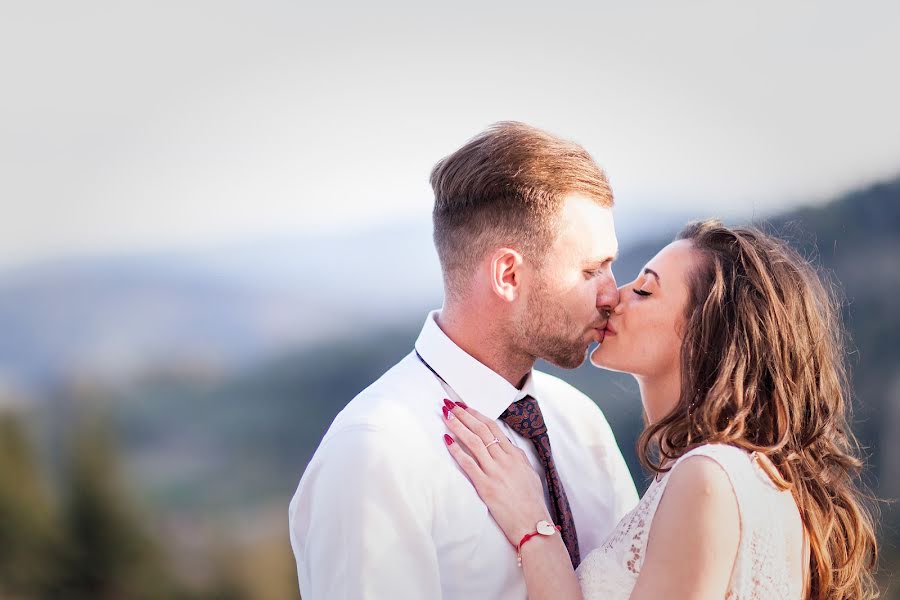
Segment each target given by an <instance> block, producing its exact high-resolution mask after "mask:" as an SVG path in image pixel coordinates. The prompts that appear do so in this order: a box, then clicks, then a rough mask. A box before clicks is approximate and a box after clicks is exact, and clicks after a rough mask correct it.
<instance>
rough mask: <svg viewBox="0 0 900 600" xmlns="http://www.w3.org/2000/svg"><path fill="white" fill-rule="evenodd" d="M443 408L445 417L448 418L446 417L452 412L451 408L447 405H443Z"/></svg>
mask: <svg viewBox="0 0 900 600" xmlns="http://www.w3.org/2000/svg"><path fill="white" fill-rule="evenodd" d="M441 410H442V411H444V418H445V419H446V418H447V415H449V414H450V409H449V408H447V407H446V406H442V407H441Z"/></svg>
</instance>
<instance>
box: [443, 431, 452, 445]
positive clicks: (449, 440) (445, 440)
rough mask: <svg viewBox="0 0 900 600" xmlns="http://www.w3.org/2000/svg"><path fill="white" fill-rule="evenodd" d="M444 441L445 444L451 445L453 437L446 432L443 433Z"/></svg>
mask: <svg viewBox="0 0 900 600" xmlns="http://www.w3.org/2000/svg"><path fill="white" fill-rule="evenodd" d="M444 443H445V444H447V445H448V446H450V445H452V444H453V438H452V437H450V436H449V435H447V434H446V433H445V434H444Z"/></svg>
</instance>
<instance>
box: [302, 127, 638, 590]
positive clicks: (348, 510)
mask: <svg viewBox="0 0 900 600" xmlns="http://www.w3.org/2000/svg"><path fill="white" fill-rule="evenodd" d="M431 185H432V188H433V189H434V195H435V203H434V240H435V245H436V247H437V251H438V256H439V258H440V262H441V269H442V271H443V276H444V288H445V301H444V306H443V308H442V309H441V310H440V311H435V312H433V313H431V314H430V315H428V317H427V318H426V320H425V325H424V327H423V328H422V332H421V334H420V335H419V338H418V340H417V341H416V344H415V349H414V351H413V352H411V353H410V354H409V355H408V356H407V357H406V358H404V359H403V360H401V361H400V362H399V363H398V364H397V365H395V366H394V367H393V368H391V369H390V370H389V371H388V372H387V373H385V374H384V375H383V376H382V377H381V378H380V379H379V380H378V381H376V382H375V383H373V384H372V385H371V386H369V387H368V388H367V389H366V390H364V391H363V392H362V393H360V394H359V395H358V396H357V397H356V398H355V399H353V401H352V402H350V404H348V405H347V407H346V408H345V409H344V410H343V411H342V412H341V413H340V414H339V415H338V416H337V418H335V420H334V423H333V424H332V425H331V427H330V429H329V430H328V432H327V433H326V434H325V437H324V438H323V440H322V443H321V444H320V446H319V448H318V450H317V451H316V453H315V455H314V456H313V458H312V460H311V461H310V464H309V466H308V467H307V469H306V472H305V473H304V474H303V477H302V479H301V481H300V485H299V487H298V489H297V493H296V494H295V496H294V499H293V500H292V502H291V506H290V528H291V545H292V547H293V550H294V554H295V556H296V559H297V573H298V576H299V580H300V591H301V594H302V596H303V598H304V600H319V599H329V600H331V599H336V598H390V599H406V598H409V599H427V598H446V599H465V600H471V599H473V598H479V599H481V598H491V599H493V598H504V599H505V598H509V599H521V598H525V596H526V591H525V584H524V579H523V577H522V572H521V570H520V569H519V568H518V567H517V564H516V549H515V548H514V547H512V546H511V545H510V543H509V542H508V541H507V539H506V537H505V536H504V534H503V532H502V531H501V530H500V529H499V528H498V527H497V526H496V525H495V523H494V522H493V520H492V519H491V517H490V514H489V513H488V511H487V508H486V507H485V506H484V504H483V503H482V502H481V501H480V499H479V497H478V495H477V494H476V493H475V490H474V489H473V487H472V486H471V485H470V484H469V482H468V481H467V480H466V478H465V475H464V474H463V473H462V471H460V470H459V468H458V467H457V466H456V464H455V462H454V461H453V459H452V458H451V457H450V456H449V454H448V453H447V452H446V449H445V447H444V442H443V441H442V437H443V434H444V433H446V428H445V427H444V421H443V418H444V415H443V414H442V409H443V408H444V406H445V399H449V401H453V402H461V403H464V404H465V405H468V406H471V407H473V408H475V409H477V410H479V411H480V412H482V413H484V414H485V415H488V416H490V417H495V418H497V422H498V424H499V425H500V427H501V430H502V431H503V432H504V433H505V434H506V435H507V436H508V437H509V438H510V440H512V442H513V443H514V444H516V445H517V446H518V447H519V448H521V449H522V450H523V451H524V452H525V453H526V454H527V456H528V458H529V460H530V462H531V464H532V465H533V467H534V469H535V471H536V472H538V473H539V474H540V475H541V477H542V479H543V481H544V486H545V495H546V500H547V506H548V508H549V510H550V512H549V514H551V515H553V516H554V521H555V524H556V525H559V526H560V535H562V536H563V539H564V541H565V542H566V546H567V548H568V549H569V553H570V556H571V558H572V561H573V563H574V564H577V562H578V561H579V560H580V558H581V557H583V556H585V555H587V553H588V552H590V551H591V550H592V549H594V548H596V547H597V546H598V545H599V544H600V543H601V542H602V541H603V539H604V537H605V536H606V534H608V533H609V532H610V531H611V530H612V529H613V527H614V526H615V525H616V523H617V522H618V520H619V519H620V518H621V517H622V516H623V515H624V514H625V513H626V512H627V511H629V510H630V509H631V508H632V507H633V506H634V505H635V504H636V503H637V493H636V491H635V487H634V483H633V481H632V479H631V476H630V474H629V472H628V469H627V468H626V466H625V461H624V460H623V458H622V454H621V452H620V451H619V449H618V446H617V445H616V442H615V439H614V437H613V434H612V431H611V430H610V428H609V425H608V424H607V422H606V420H605V418H604V417H603V415H602V413H601V412H600V410H599V409H598V408H597V406H596V405H595V404H594V403H593V402H591V400H590V399H588V398H587V397H586V396H584V395H583V394H581V393H580V392H578V391H577V390H575V389H574V388H572V387H571V386H569V385H568V384H566V383H564V382H563V381H561V380H559V379H557V378H554V377H551V376H550V375H547V374H544V373H540V372H538V371H535V370H534V369H533V365H534V362H535V360H536V359H538V358H543V359H545V360H547V361H549V362H551V363H553V364H556V365H559V366H561V367H564V368H575V367H578V366H579V365H580V364H581V363H582V361H583V360H584V357H585V353H586V351H587V349H588V346H589V345H590V344H591V342H599V341H602V337H603V328H604V327H605V323H606V319H607V316H608V313H609V311H610V310H611V309H612V308H613V307H614V306H615V305H616V304H617V303H618V292H617V289H616V283H615V279H614V278H613V275H612V271H611V263H612V261H613V259H614V258H615V256H616V253H617V250H618V243H617V241H616V236H615V231H614V229H613V219H612V212H611V208H612V204H613V198H612V192H611V191H610V188H609V184H608V182H607V179H606V176H605V175H604V173H603V172H602V171H601V170H600V168H599V167H598V166H597V165H596V164H595V163H594V161H593V159H592V158H591V157H590V155H589V154H588V153H587V152H586V151H585V150H584V149H583V148H581V147H580V146H578V145H577V144H574V143H572V142H568V141H565V140H561V139H558V138H556V137H553V136H551V135H549V134H547V133H545V132H543V131H540V130H538V129H535V128H533V127H529V126H527V125H524V124H521V123H498V124H496V125H494V126H493V127H491V128H489V129H488V130H486V131H485V132H483V133H481V134H480V135H478V136H477V137H475V138H474V139H472V140H471V141H469V142H468V143H467V144H465V145H464V146H463V147H462V148H460V149H459V150H457V151H456V152H454V153H453V154H451V155H450V156H448V157H446V158H445V159H443V160H442V161H440V162H439V163H438V164H437V165H436V166H435V168H434V170H433V171H432V174H431ZM544 425H546V427H544ZM400 432H403V433H402V434H401V433H400ZM410 432H413V433H410Z"/></svg>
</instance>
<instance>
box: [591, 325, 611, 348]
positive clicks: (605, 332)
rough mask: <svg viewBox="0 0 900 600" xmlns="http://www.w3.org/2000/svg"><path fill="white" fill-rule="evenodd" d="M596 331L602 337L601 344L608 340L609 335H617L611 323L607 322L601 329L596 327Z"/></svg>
mask: <svg viewBox="0 0 900 600" xmlns="http://www.w3.org/2000/svg"><path fill="white" fill-rule="evenodd" d="M594 330H595V331H596V332H597V333H598V334H599V335H600V340H599V342H600V343H601V344H602V343H603V340H605V339H606V336H608V335H616V330H615V329H613V328H612V327H610V325H609V322H608V321H607V322H606V323H604V324H603V325H601V326H599V327H595V328H594Z"/></svg>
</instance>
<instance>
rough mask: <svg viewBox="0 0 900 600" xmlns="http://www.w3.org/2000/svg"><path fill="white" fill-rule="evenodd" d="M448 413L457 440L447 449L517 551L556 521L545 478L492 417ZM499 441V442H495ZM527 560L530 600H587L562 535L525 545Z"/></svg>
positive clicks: (464, 411) (473, 412) (466, 411)
mask: <svg viewBox="0 0 900 600" xmlns="http://www.w3.org/2000/svg"><path fill="white" fill-rule="evenodd" d="M445 414H446V423H447V428H448V429H449V430H450V431H451V432H452V433H453V435H454V436H455V438H456V439H455V441H454V439H453V438H451V437H449V436H445V442H446V444H447V449H448V450H449V451H450V454H451V455H452V456H453V458H454V459H455V460H456V462H457V463H459V466H460V467H461V468H462V470H463V472H465V474H466V475H467V476H468V477H469V480H470V481H471V482H472V484H473V485H474V486H475V489H476V491H477V492H478V495H479V496H481V499H482V500H483V501H484V503H485V504H486V505H487V507H488V509H489V510H490V511H491V516H493V517H494V520H495V521H497V524H498V525H499V526H500V528H501V529H502V530H503V532H504V533H505V534H506V538H507V539H508V540H509V542H510V544H512V545H513V547H516V546H517V545H518V544H519V541H520V540H521V539H522V537H523V536H525V535H526V534H528V533H531V532H533V531H534V530H535V526H536V525H537V522H538V521H542V520H545V521H550V520H551V519H550V516H549V513H548V511H547V506H546V504H545V503H544V492H543V486H542V485H541V480H540V477H539V476H538V475H537V473H535V472H534V469H533V468H532V467H531V465H530V464H529V463H528V459H527V458H526V456H525V453H524V452H523V451H522V450H521V449H519V448H517V447H516V446H515V445H514V444H513V443H512V442H510V441H509V439H508V438H507V437H506V435H505V434H504V433H503V432H502V431H500V428H499V427H498V426H497V423H495V422H494V421H493V420H492V419H488V418H487V417H485V416H484V415H482V414H481V413H479V412H478V411H476V410H475V409H472V408H462V407H461V406H459V405H457V406H456V407H455V408H453V409H452V410H450V411H449V412H445ZM494 439H497V440H499V443H491V442H492V440H494ZM488 444H489V446H488ZM467 452H468V453H467ZM521 557H522V569H523V571H524V575H525V585H526V586H527V588H528V597H529V599H530V600H551V599H552V600H581V588H580V587H579V585H578V580H577V579H576V577H575V571H574V570H573V568H572V562H571V559H570V558H569V554H568V552H567V551H566V546H565V544H564V543H563V541H562V537H561V536H560V535H558V534H555V535H551V536H543V535H538V536H535V537H533V538H531V539H530V540H528V542H526V543H525V545H523V546H522V548H521Z"/></svg>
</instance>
